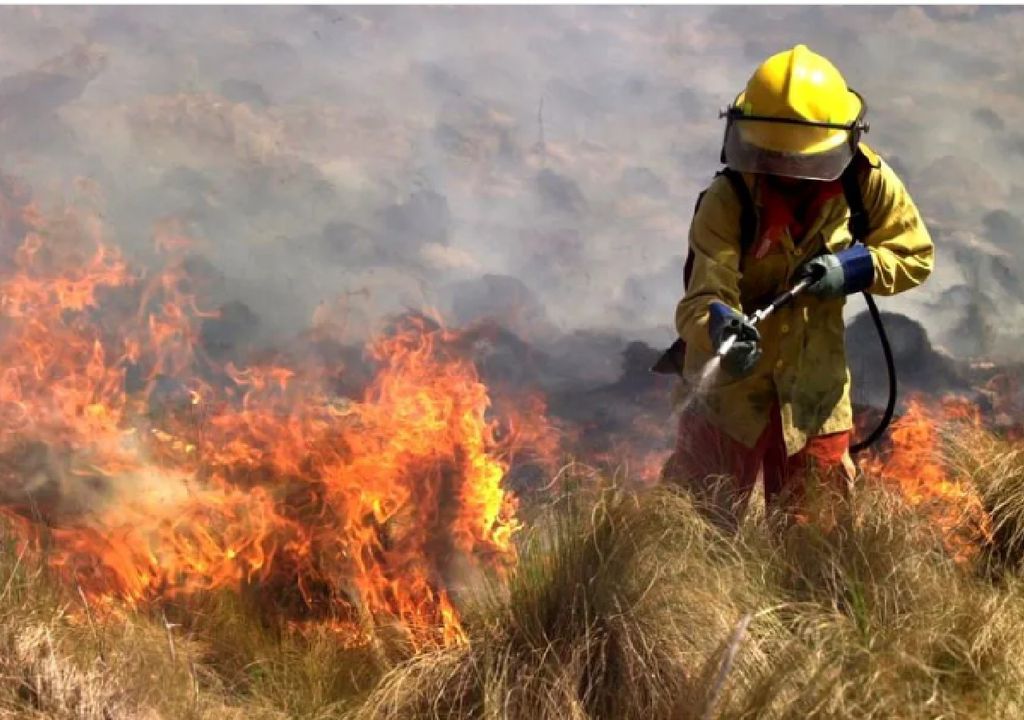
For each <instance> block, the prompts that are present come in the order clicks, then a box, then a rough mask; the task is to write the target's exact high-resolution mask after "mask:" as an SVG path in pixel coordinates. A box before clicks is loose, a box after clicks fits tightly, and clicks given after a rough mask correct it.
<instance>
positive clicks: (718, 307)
mask: <svg viewBox="0 0 1024 720" xmlns="http://www.w3.org/2000/svg"><path fill="white" fill-rule="evenodd" d="M708 311H709V316H708V332H709V334H710V335H711V346H712V347H713V348H714V349H715V353H716V354H717V353H718V350H719V348H721V347H722V344H723V343H725V341H726V340H728V339H729V338H730V337H732V336H736V340H735V342H733V344H732V347H731V348H729V350H728V351H727V352H726V353H725V356H724V357H722V369H723V370H725V371H726V372H727V373H729V374H730V375H732V376H734V377H743V376H744V375H747V374H749V373H750V371H751V370H753V369H754V366H755V365H757V361H758V360H759V359H760V358H761V334H760V333H759V332H757V328H756V327H754V325H752V324H751V322H750V321H749V320H748V319H747V318H746V316H745V315H743V314H742V313H739V312H737V311H735V310H733V309H732V308H731V307H729V306H728V305H726V304H725V303H720V302H717V301H715V302H712V303H711V305H710V306H709V308H708Z"/></svg>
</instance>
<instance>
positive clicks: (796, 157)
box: [722, 91, 868, 181]
mask: <svg viewBox="0 0 1024 720" xmlns="http://www.w3.org/2000/svg"><path fill="white" fill-rule="evenodd" d="M851 92H852V91H851ZM857 99H858V100H860V96H857ZM865 110H866V106H865V105H864V102H863V100H861V101H860V112H859V114H858V116H857V118H856V119H855V120H854V121H853V122H851V123H849V124H839V123H823V122H814V121H811V120H797V119H789V118H776V117H766V116H759V115H747V114H745V113H744V112H743V110H742V108H739V107H736V106H735V105H734V106H732V107H730V108H729V109H728V110H726V111H725V112H724V113H723V115H724V117H725V118H726V123H725V140H724V142H723V144H722V161H723V162H724V163H725V164H726V165H728V166H729V167H730V168H732V169H733V170H737V171H739V172H749V173H761V174H766V175H780V176H783V177H791V178H798V179H802V180H826V181H830V180H835V179H836V178H838V177H839V176H840V175H842V173H843V170H845V169H846V166H847V165H849V164H850V160H852V159H853V155H854V153H855V152H856V151H857V145H858V143H859V142H860V138H861V135H862V134H863V133H865V132H867V130H868V125H867V123H865V122H864V114H865Z"/></svg>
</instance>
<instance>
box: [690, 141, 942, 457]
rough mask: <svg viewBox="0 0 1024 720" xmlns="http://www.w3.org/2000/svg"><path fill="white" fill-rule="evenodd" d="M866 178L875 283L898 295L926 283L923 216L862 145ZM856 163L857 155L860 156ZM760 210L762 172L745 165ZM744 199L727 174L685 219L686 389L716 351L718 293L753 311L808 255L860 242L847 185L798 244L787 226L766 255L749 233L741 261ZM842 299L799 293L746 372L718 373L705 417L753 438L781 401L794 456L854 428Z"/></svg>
mask: <svg viewBox="0 0 1024 720" xmlns="http://www.w3.org/2000/svg"><path fill="white" fill-rule="evenodd" d="M860 154H861V155H862V156H863V159H864V160H866V162H865V163H864V165H865V168H866V170H865V172H863V173H862V174H861V176H860V181H861V191H862V195H863V199H864V207H865V209H866V211H867V213H868V219H869V223H870V228H871V230H870V233H869V234H868V237H867V238H866V240H865V244H866V245H867V247H868V249H869V250H870V252H871V257H872V260H873V261H874V270H875V278H874V283H873V285H872V286H871V288H870V289H869V292H871V293H873V294H876V295H894V294H896V293H899V292H903V291H904V290H909V289H910V288H913V287H916V286H917V285H920V284H921V283H922V282H924V280H925V279H926V278H927V277H928V275H929V274H930V273H931V270H932V265H933V255H934V246H933V245H932V240H931V237H930V236H929V234H928V230H927V229H926V228H925V225H924V222H923V221H922V219H921V215H920V213H919V212H918V210H917V207H915V205H914V203H913V201H912V200H911V199H910V195H909V194H908V193H907V191H906V189H905V188H904V186H903V183H902V182H901V181H900V179H899V178H898V177H897V176H896V174H895V173H894V172H893V171H892V169H891V168H890V167H889V166H888V165H887V164H886V163H885V162H884V161H883V160H882V159H881V158H880V157H879V156H878V155H876V154H875V153H873V152H872V151H871V150H870V149H868V148H867V147H866V146H864V145H862V146H861V152H860ZM855 161H856V160H855ZM744 181H745V182H746V183H747V186H748V187H749V188H750V190H751V195H752V197H753V200H754V204H755V206H756V207H757V208H758V210H760V206H761V202H760V192H759V187H758V185H759V180H758V177H757V176H756V175H744ZM740 215H741V205H740V201H739V199H738V198H737V197H736V194H735V192H734V190H733V188H732V186H731V185H730V184H729V181H728V180H727V179H726V178H724V177H721V176H720V177H717V178H716V179H715V181H714V182H713V183H712V184H711V186H710V187H709V188H708V190H707V192H706V194H705V196H704V198H703V200H702V201H701V203H700V207H699V208H698V210H697V212H696V214H695V215H694V218H693V223H692V225H691V226H690V237H689V241H690V248H691V251H692V252H693V270H692V275H691V277H690V279H689V282H688V284H687V288H686V296H685V297H684V298H683V299H682V300H681V301H680V302H679V305H678V307H677V308H676V329H677V330H678V331H679V336H680V337H681V338H682V339H683V340H685V341H686V343H687V349H686V362H685V368H684V373H683V377H684V382H683V386H682V392H683V395H686V394H687V393H688V392H690V391H692V387H693V384H694V382H695V378H696V376H697V375H699V373H700V371H701V369H702V368H703V367H704V364H705V363H706V362H707V361H708V360H709V359H710V357H711V354H712V349H711V340H710V338H709V336H708V328H707V322H708V304H709V303H710V302H711V301H713V300H718V301H720V302H724V303H725V304H727V305H729V306H731V307H733V308H735V309H738V310H743V311H744V312H747V313H749V312H752V311H753V310H754V309H755V308H754V307H753V304H754V303H755V301H756V300H760V299H763V298H766V297H772V296H774V295H777V294H779V293H781V292H783V291H784V290H785V289H786V288H788V287H789V286H790V285H791V284H792V278H793V275H794V273H795V272H796V270H797V269H798V268H799V267H800V266H801V265H802V264H803V263H804V262H806V260H807V259H808V258H811V257H813V256H814V255H816V254H818V253H820V252H822V250H823V249H827V250H828V251H830V252H836V251H838V250H842V249H844V248H846V247H849V246H850V244H851V243H852V242H853V239H852V237H851V236H850V232H849V228H848V226H847V223H848V220H849V217H850V209H849V207H848V206H847V204H846V200H845V198H844V197H843V196H842V194H840V195H839V196H838V197H834V198H831V199H829V200H828V201H826V202H825V204H824V205H823V206H822V207H821V210H820V212H819V214H818V217H817V218H816V219H814V220H813V221H811V222H810V223H809V225H808V226H807V227H808V229H807V232H806V233H805V234H804V238H803V240H802V241H801V242H800V244H799V245H795V244H794V242H793V238H792V237H790V235H789V234H788V232H786V233H783V235H782V237H781V241H780V242H778V243H776V244H775V245H774V247H773V248H772V249H771V250H770V251H769V252H768V254H767V255H764V256H763V257H761V258H757V257H755V249H756V248H757V247H758V245H759V243H758V242H757V241H756V240H755V242H753V243H752V246H753V247H752V248H750V249H749V250H748V251H747V253H746V256H745V257H744V258H743V262H742V270H741V263H740V252H741V247H740ZM845 302H846V299H845V298H832V299H819V298H816V297H813V296H811V295H802V296H799V297H798V298H797V299H796V300H795V301H794V302H793V303H792V304H790V305H789V306H787V307H783V308H781V309H780V310H779V311H777V312H776V313H775V314H773V315H771V316H770V317H768V318H767V319H766V320H764V321H763V322H762V323H761V325H760V326H759V330H760V333H761V346H762V349H763V354H762V356H761V359H760V361H759V362H758V364H757V366H756V367H755V368H754V370H753V372H752V373H751V374H750V375H747V376H746V377H743V378H738V379H737V378H732V377H729V376H727V375H725V374H720V376H719V377H718V379H717V382H716V383H715V384H714V386H713V387H711V388H710V389H709V390H708V391H707V392H706V394H704V395H703V396H702V397H701V398H700V400H701V404H700V407H702V408H703V412H704V413H706V414H707V416H708V417H709V419H710V420H711V421H712V422H713V423H714V424H715V425H717V426H718V427H719V428H721V429H722V430H723V431H724V432H725V433H727V434H728V435H730V436H731V437H733V438H735V439H736V440H738V441H739V442H741V443H743V444H744V445H746V446H748V447H752V446H753V445H754V444H755V443H756V442H757V439H758V437H759V436H760V435H761V432H762V431H763V430H764V428H765V426H766V425H767V423H768V413H769V411H770V410H771V408H772V406H773V405H774V404H775V403H778V405H779V410H780V412H781V414H782V427H783V434H784V437H785V441H786V449H787V451H788V453H789V454H790V455H793V454H795V453H797V452H799V451H800V449H801V448H803V446H804V445H805V444H806V442H807V438H809V437H815V436H817V435H827V434H829V433H834V432H840V431H843V430H849V429H851V428H852V426H853V410H852V408H851V405H850V371H849V368H848V367H847V364H846V346H845V341H844V323H843V306H844V304H845Z"/></svg>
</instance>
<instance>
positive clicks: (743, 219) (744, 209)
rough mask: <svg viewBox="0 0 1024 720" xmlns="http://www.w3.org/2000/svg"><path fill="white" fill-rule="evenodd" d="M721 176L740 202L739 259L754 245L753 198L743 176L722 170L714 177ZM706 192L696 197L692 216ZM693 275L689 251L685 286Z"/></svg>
mask: <svg viewBox="0 0 1024 720" xmlns="http://www.w3.org/2000/svg"><path fill="white" fill-rule="evenodd" d="M719 175H722V176H724V177H725V179H726V180H728V181H729V184H730V185H731V186H732V191H733V193H734V194H735V195H736V199H737V200H739V202H740V259H741V261H742V258H743V256H744V255H746V254H747V250H749V249H750V248H751V247H753V245H754V240H755V239H756V235H757V210H756V209H755V208H754V198H753V197H752V196H751V195H750V188H748V187H747V183H746V182H744V180H743V176H742V175H741V174H740V173H738V172H736V171H735V170H733V169H732V168H728V167H727V168H722V169H721V170H719V171H718V172H717V173H715V177H718V176H719ZM705 193H707V190H703V191H702V192H701V193H700V195H698V196H697V203H696V204H695V205H694V206H693V214H694V215H696V214H697V210H699V209H700V203H701V201H702V200H703V199H704V195H705ZM692 274H693V251H692V250H690V251H689V252H688V253H687V254H686V264H685V265H684V266H683V283H684V284H685V285H689V284H690V275H692Z"/></svg>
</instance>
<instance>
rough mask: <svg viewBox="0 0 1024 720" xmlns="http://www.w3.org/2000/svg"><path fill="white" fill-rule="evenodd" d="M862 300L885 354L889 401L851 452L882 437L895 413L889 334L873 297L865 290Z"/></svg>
mask: <svg viewBox="0 0 1024 720" xmlns="http://www.w3.org/2000/svg"><path fill="white" fill-rule="evenodd" d="M864 301H865V302H867V304H868V312H869V313H871V319H872V320H873V321H874V323H875V329H876V330H877V331H878V341H879V342H880V343H881V344H882V354H883V355H884V356H885V369H886V372H888V373H889V402H888V403H886V406H885V413H883V414H882V419H881V421H879V423H878V426H877V427H876V428H875V429H874V430H872V431H871V434H869V435H868V436H867V437H866V438H864V439H863V440H861V441H860V442H858V443H854V444H853V445H851V446H850V453H851V454H856V453H859V452H860V451H862V450H865V449H866V448H869V447H871V445H873V444H874V443H875V442H876V441H877V440H878V438H880V437H882V434H883V433H885V431H886V430H887V429H888V427H889V423H890V422H892V416H893V415H894V414H895V413H896V392H897V387H896V361H895V360H893V357H892V347H891V346H890V345H889V336H888V335H886V334H885V325H883V324H882V316H881V315H880V314H879V312H878V305H876V304H875V299H874V298H873V297H871V296H870V295H869V294H868V293H866V292H865V293H864Z"/></svg>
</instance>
